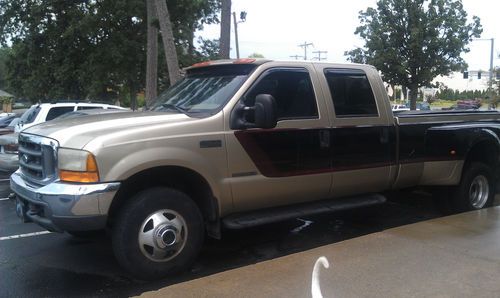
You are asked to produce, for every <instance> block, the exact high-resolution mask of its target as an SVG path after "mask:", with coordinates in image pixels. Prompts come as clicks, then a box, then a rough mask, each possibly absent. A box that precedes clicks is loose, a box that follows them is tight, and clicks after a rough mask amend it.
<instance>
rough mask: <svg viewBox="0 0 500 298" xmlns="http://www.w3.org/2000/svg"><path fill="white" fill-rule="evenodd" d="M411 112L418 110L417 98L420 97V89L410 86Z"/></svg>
mask: <svg viewBox="0 0 500 298" xmlns="http://www.w3.org/2000/svg"><path fill="white" fill-rule="evenodd" d="M409 88H410V110H412V111H413V110H416V109H417V96H418V87H417V86H415V85H414V86H410V87H409Z"/></svg>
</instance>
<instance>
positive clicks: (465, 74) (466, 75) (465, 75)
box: [464, 71, 469, 79]
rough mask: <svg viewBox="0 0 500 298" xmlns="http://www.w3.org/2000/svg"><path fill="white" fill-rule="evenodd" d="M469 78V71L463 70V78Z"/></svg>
mask: <svg viewBox="0 0 500 298" xmlns="http://www.w3.org/2000/svg"><path fill="white" fill-rule="evenodd" d="M468 78H469V72H468V71H464V79H468Z"/></svg>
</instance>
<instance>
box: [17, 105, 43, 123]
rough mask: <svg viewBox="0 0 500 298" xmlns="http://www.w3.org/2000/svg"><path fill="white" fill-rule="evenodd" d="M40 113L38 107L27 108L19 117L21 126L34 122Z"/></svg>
mask: <svg viewBox="0 0 500 298" xmlns="http://www.w3.org/2000/svg"><path fill="white" fill-rule="evenodd" d="M39 112H40V107H39V106H38V105H37V106H32V107H31V108H29V109H28V110H27V111H26V112H24V114H23V115H22V116H21V121H20V122H21V123H22V124H27V123H31V122H33V121H35V118H36V116H37V115H38V113H39Z"/></svg>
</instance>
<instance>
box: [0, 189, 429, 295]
mask: <svg viewBox="0 0 500 298" xmlns="http://www.w3.org/2000/svg"><path fill="white" fill-rule="evenodd" d="M437 216H439V213H438V212H437V211H436V210H435V208H434V207H433V203H432V200H431V199H430V198H429V197H425V196H422V195H419V196H418V197H416V196H404V198H403V199H402V200H399V201H388V202H387V203H385V204H384V205H382V206H373V207H369V208H361V209H356V210H352V211H346V212H339V213H334V214H326V215H318V216H310V217H301V218H297V219H295V220H289V221H285V222H282V223H277V224H270V225H266V226H260V227H254V228H249V229H245V230H241V231H231V230H226V231H223V239H222V240H214V239H206V242H205V245H204V247H203V249H202V251H201V253H200V256H199V257H198V258H197V260H196V261H195V263H194V264H193V265H192V266H191V268H190V270H188V271H187V272H184V273H181V274H175V275H173V276H170V277H168V278H165V279H163V280H159V281H154V282H143V281H138V280H135V279H132V278H129V277H128V276H127V274H126V273H125V272H123V270H122V269H121V268H120V267H119V266H118V264H117V262H116V260H115V259H114V257H113V253H112V249H111V243H110V240H109V238H108V237H105V236H100V237H99V238H98V239H76V238H72V237H70V236H67V235H56V236H53V237H54V238H56V239H55V241H54V239H43V240H42V241H44V242H43V246H42V247H45V251H41V252H37V254H36V255H34V256H30V259H28V260H20V259H15V260H14V261H13V263H8V264H2V263H0V275H2V276H4V277H5V276H6V275H7V274H8V277H7V278H6V279H4V282H9V283H11V286H10V287H9V290H8V291H7V292H2V293H0V296H3V295H6V296H51V297H59V296H61V297H62V296H64V297H68V296H99V297H103V296H104V297H106V296H131V295H139V294H141V293H143V292H145V291H153V290H158V289H160V288H163V287H165V286H168V285H171V284H175V283H179V282H183V281H188V280H191V279H195V278H200V277H203V276H207V275H211V274H215V273H218V272H221V271H225V270H229V269H233V268H238V267H241V266H246V265H250V264H254V263H258V262H262V261H266V260H269V259H273V258H278V257H281V256H285V255H288V254H292V253H295V252H300V251H305V250H308V249H312V248H315V247H319V246H322V245H327V244H331V243H335V242H338V241H343V240H346V239H350V238H353V237H358V236H362V235H365V234H368V233H373V232H376V231H381V230H384V229H388V228H391V227H395V226H400V225H403V224H409V223H413V222H417V221H421V220H424V219H430V218H434V217H437ZM26 243H28V242H26ZM23 249H24V250H23V253H24V254H26V255H31V254H32V253H31V251H32V249H37V248H36V246H33V248H32V249H28V248H23ZM0 259H4V258H0ZM2 261H3V260H2ZM14 266H18V267H14ZM6 267H9V268H6ZM22 280H26V281H27V282H23V281H22ZM10 294H13V295H10Z"/></svg>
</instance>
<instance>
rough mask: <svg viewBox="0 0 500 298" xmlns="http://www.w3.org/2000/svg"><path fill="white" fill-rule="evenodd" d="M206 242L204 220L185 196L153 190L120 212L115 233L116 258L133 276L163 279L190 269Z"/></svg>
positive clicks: (137, 196) (166, 190)
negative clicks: (204, 241)
mask: <svg viewBox="0 0 500 298" xmlns="http://www.w3.org/2000/svg"><path fill="white" fill-rule="evenodd" d="M203 239H204V225H203V217H202V215H201V213H200V210H199V209H198V207H197V206H196V204H195V203H194V202H193V201H192V200H191V199H190V198H189V197H188V196H187V195H186V194H184V193H182V192H179V191H177V190H174V189H170V188H163V187H157V188H151V189H148V190H145V191H142V192H140V193H138V194H136V195H135V196H134V197H133V198H131V199H130V201H129V202H127V203H126V204H125V206H124V207H123V209H122V210H121V211H120V213H119V215H118V218H117V220H116V222H115V224H114V228H113V231H112V243H113V250H114V253H115V256H116V258H117V260H118V262H119V263H120V265H122V266H123V268H125V269H126V270H127V271H128V272H129V273H130V274H131V275H133V276H134V277H136V278H139V279H147V280H153V279H160V278H163V277H165V276H167V275H168V274H171V273H175V272H178V271H181V270H184V269H186V268H188V266H189V265H190V264H191V263H192V262H193V261H194V259H195V257H196V256H197V255H198V253H199V251H200V249H201V247H202V245H203Z"/></svg>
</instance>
